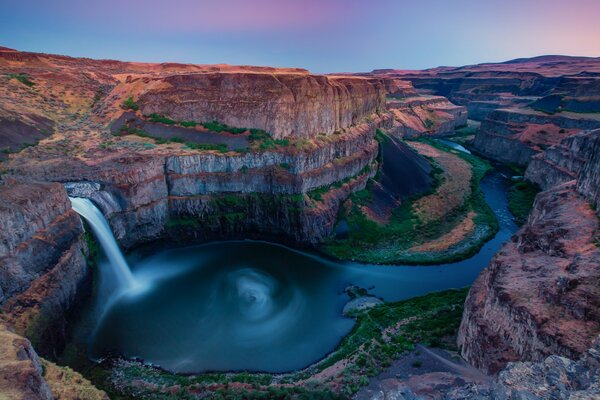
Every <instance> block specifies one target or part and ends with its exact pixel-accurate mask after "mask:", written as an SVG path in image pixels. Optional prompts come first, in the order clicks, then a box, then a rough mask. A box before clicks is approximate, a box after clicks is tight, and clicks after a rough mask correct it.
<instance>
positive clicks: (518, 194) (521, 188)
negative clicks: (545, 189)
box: [508, 180, 541, 225]
mask: <svg viewBox="0 0 600 400" xmlns="http://www.w3.org/2000/svg"><path fill="white" fill-rule="evenodd" d="M540 191H541V189H540V187H539V186H538V185H536V184H535V183H532V182H529V181H526V180H522V181H519V182H516V183H515V184H514V185H512V187H511V188H510V190H509V191H508V210H509V211H510V212H511V214H512V215H513V217H514V218H515V222H516V223H517V224H518V225H523V224H524V223H525V222H527V217H528V216H529V213H530V212H531V209H532V208H533V202H534V200H535V196H536V195H537V194H538V193H539V192H540Z"/></svg>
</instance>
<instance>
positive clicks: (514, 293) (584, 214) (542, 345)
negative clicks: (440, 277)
mask: <svg viewBox="0 0 600 400" xmlns="http://www.w3.org/2000/svg"><path fill="white" fill-rule="evenodd" d="M574 189H575V183H574V182H568V183H566V184H563V185H561V186H558V187H556V188H553V189H550V190H548V191H546V192H543V193H541V194H539V195H538V197H537V199H536V201H535V205H534V209H533V211H532V213H531V215H530V216H529V220H528V222H527V224H526V225H525V226H524V227H523V228H522V229H521V230H520V231H519V232H518V233H517V234H516V235H515V236H514V237H513V238H512V239H511V241H510V242H509V243H507V244H505V245H504V246H503V247H502V249H501V250H500V251H499V252H498V253H497V254H496V256H495V257H494V259H493V260H492V261H491V263H490V265H489V266H488V268H487V269H485V270H484V271H483V272H482V273H481V274H480V276H479V277H478V278H477V280H476V281H475V283H474V284H473V286H472V288H471V291H470V293H469V296H468V298H467V301H466V304H465V312H464V315H463V320H462V324H461V327H460V331H459V337H458V344H459V346H460V347H461V348H462V355H463V356H464V357H465V358H466V359H467V360H468V361H469V362H471V363H472V364H473V365H475V366H477V367H478V368H481V369H484V370H486V371H489V372H497V371H499V370H500V369H501V368H502V367H504V366H505V365H506V363H507V362H510V361H517V360H531V361H540V360H542V359H544V358H545V357H547V356H549V355H552V354H555V355H560V356H565V357H569V358H573V359H575V358H578V357H579V356H580V355H581V354H583V352H585V351H586V350H587V349H588V348H589V347H591V345H592V342H593V340H594V339H595V338H596V336H597V335H598V333H599V332H600V314H599V310H600V285H599V282H600V249H599V248H598V247H597V245H596V240H597V238H598V234H599V227H598V219H597V218H596V216H595V213H594V211H593V210H592V208H591V206H590V203H589V200H587V199H586V198H584V197H582V196H581V195H579V194H578V193H577V192H576V191H575V190H574Z"/></svg>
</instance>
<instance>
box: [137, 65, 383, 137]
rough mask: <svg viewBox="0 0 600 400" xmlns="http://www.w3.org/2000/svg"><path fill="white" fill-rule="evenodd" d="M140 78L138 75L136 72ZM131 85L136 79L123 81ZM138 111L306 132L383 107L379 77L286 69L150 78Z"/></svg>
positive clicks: (341, 125) (279, 132) (280, 133)
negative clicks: (265, 71) (304, 72)
mask: <svg viewBox="0 0 600 400" xmlns="http://www.w3.org/2000/svg"><path fill="white" fill-rule="evenodd" d="M140 79H144V78H140ZM129 83H130V84H131V85H132V86H133V87H135V86H136V79H133V80H131V81H129ZM138 96H139V97H138V100H137V101H138V103H139V104H140V107H141V111H142V112H143V113H144V114H151V113H159V114H165V115H167V116H169V117H171V118H173V119H176V120H182V121H197V122H210V121H214V120H216V121H219V122H222V123H225V124H228V125H230V126H235V127H245V128H258V129H263V130H265V131H267V132H269V133H271V134H273V136H274V137H275V138H281V137H285V136H294V137H302V138H311V137H314V136H316V135H317V134H319V133H325V134H331V133H333V132H335V131H336V130H341V129H345V128H348V127H350V126H351V125H353V124H356V123H359V122H361V121H362V120H363V119H365V118H367V117H369V116H370V115H372V114H373V113H376V112H382V111H384V110H385V86H384V84H383V82H382V81H381V80H377V79H366V78H359V77H343V76H342V77H335V76H320V75H309V74H288V73H277V74H272V73H247V72H230V73H200V74H185V75H172V76H167V77H164V78H155V79H153V80H151V81H149V83H147V84H145V85H144V88H143V91H142V92H141V93H140V94H139V95H138Z"/></svg>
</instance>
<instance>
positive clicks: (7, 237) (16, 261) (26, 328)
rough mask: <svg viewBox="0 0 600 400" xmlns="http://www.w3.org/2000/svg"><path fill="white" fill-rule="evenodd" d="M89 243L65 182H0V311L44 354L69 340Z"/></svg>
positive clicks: (85, 272)
mask: <svg viewBox="0 0 600 400" xmlns="http://www.w3.org/2000/svg"><path fill="white" fill-rule="evenodd" d="M86 251H87V246H86V243H85V241H84V240H83V227H82V223H81V220H80V219H79V215H77V213H75V212H74V211H73V210H72V209H71V203H70V201H69V199H68V197H67V194H66V192H65V190H64V188H63V186H62V185H60V184H58V183H35V182H30V181H29V182H28V181H14V180H11V179H5V182H4V183H3V184H0V266H1V268H0V293H2V298H1V299H0V309H1V310H2V313H3V314H2V319H3V320H4V321H6V322H9V323H10V324H11V326H13V327H14V328H15V329H16V331H17V332H18V333H20V334H26V335H28V336H29V338H30V339H31V340H32V341H33V343H34V345H35V346H36V348H37V349H38V350H40V351H42V352H43V353H44V354H48V353H50V352H51V349H53V348H55V347H58V348H60V346H62V345H63V344H64V341H65V339H66V320H65V314H66V313H67V310H68V309H69V308H70V306H71V305H72V304H73V302H74V301H75V300H76V298H77V293H78V292H80V291H81V290H82V288H83V287H84V285H85V284H86V282H87V280H88V278H89V277H90V275H89V270H88V267H87V264H86V257H85V254H86Z"/></svg>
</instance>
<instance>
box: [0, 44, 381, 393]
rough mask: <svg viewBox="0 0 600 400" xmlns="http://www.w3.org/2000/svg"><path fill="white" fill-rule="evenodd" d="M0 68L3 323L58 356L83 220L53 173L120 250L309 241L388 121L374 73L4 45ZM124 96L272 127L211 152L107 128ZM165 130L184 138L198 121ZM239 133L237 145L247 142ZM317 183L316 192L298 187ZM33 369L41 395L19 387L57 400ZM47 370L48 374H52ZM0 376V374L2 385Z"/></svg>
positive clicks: (369, 166) (181, 112)
mask: <svg viewBox="0 0 600 400" xmlns="http://www.w3.org/2000/svg"><path fill="white" fill-rule="evenodd" d="M0 72H2V73H4V74H7V75H10V76H15V78H14V79H13V78H11V79H10V80H9V85H7V86H8V87H7V86H2V88H0V99H2V102H1V105H0V129H1V128H2V126H4V125H1V124H5V125H6V123H5V122H4V121H10V123H9V124H12V125H10V126H21V125H23V124H24V125H26V127H25V128H23V129H21V130H20V131H19V132H22V133H23V134H22V135H21V134H20V133H19V132H17V136H19V138H20V137H21V136H23V138H22V139H24V140H23V141H21V142H19V141H18V140H17V141H14V143H16V144H14V145H13V144H10V149H9V150H10V151H11V152H12V151H15V154H9V155H8V156H5V157H3V159H5V161H4V162H3V163H2V165H0V167H1V168H2V170H3V173H4V174H3V184H2V185H0V228H2V229H1V231H2V232H0V262H1V268H0V305H1V307H2V318H3V320H4V321H5V323H6V324H7V325H8V326H9V327H10V329H14V330H15V332H16V333H17V334H19V335H25V336H27V337H28V338H29V339H30V340H31V342H32V343H33V345H34V347H35V348H36V350H37V351H39V352H40V354H42V355H52V354H53V352H55V351H60V348H61V345H62V344H63V341H64V336H65V333H66V329H65V315H66V313H67V311H68V309H69V307H70V306H71V304H73V303H74V302H75V301H76V300H77V296H79V295H81V294H82V293H85V292H86V290H87V289H89V287H88V286H87V285H88V284H89V278H90V276H89V271H88V268H87V265H86V254H87V245H86V241H85V240H84V239H85V234H84V231H83V225H82V223H81V220H80V218H79V216H78V215H77V214H76V213H75V212H74V211H73V210H72V209H71V207H70V202H69V199H68V197H67V190H66V189H65V187H64V186H63V185H64V184H67V183H69V182H70V183H72V184H71V185H68V187H69V191H70V192H71V193H73V194H76V195H78V196H84V197H89V198H91V199H92V200H93V201H94V202H95V203H96V204H97V205H98V206H99V207H100V209H101V210H102V211H103V212H104V214H105V215H106V216H107V218H108V220H109V223H110V225H111V227H112V229H113V231H114V233H115V236H116V237H117V240H118V241H119V243H120V244H121V245H122V246H123V247H124V248H127V249H129V248H131V247H133V246H136V245H140V244H143V243H147V242H153V241H157V240H159V239H170V240H175V241H185V242H199V241H205V240H211V239H232V238H246V237H253V238H270V239H274V240H277V241H280V242H288V243H293V244H296V245H311V244H314V243H318V242H319V241H321V240H322V239H323V238H324V237H326V236H327V235H329V234H330V233H331V232H332V230H333V226H334V224H335V221H336V218H337V211H338V207H339V205H340V204H341V203H342V202H343V201H344V200H345V199H346V198H347V197H348V196H349V195H350V194H351V193H352V192H354V191H356V190H360V189H362V188H364V187H365V185H366V183H367V180H368V179H369V178H370V177H372V176H373V175H374V174H375V173H376V170H377V162H376V161H375V160H376V156H377V153H378V144H377V141H376V140H375V130H376V128H378V127H389V126H390V124H391V119H390V117H389V115H388V114H387V113H386V112H385V86H384V84H383V82H382V81H381V80H379V79H373V78H362V77H346V76H340V77H332V76H317V75H311V74H309V73H308V72H307V71H304V70H298V69H273V68H257V67H230V66H200V65H180V64H140V63H123V62H118V61H95V60H88V59H75V58H69V57H62V56H52V55H45V54H34V53H22V52H17V51H10V50H6V49H0ZM128 97H133V98H134V100H135V102H136V104H135V107H133V106H132V108H133V109H132V110H130V111H128V112H131V113H135V114H136V117H137V118H139V119H144V115H145V114H151V113H159V114H165V115H167V116H170V117H171V118H173V119H176V120H186V121H189V120H193V121H197V122H212V121H213V120H217V121H218V122H219V123H220V124H223V123H224V124H228V125H231V126H234V127H240V128H241V127H244V128H259V129H263V130H265V131H267V132H269V133H270V134H271V135H272V136H268V135H266V134H265V133H264V132H263V133H262V134H263V135H264V136H263V139H261V140H264V141H265V143H263V144H265V146H260V144H256V143H254V146H253V147H250V146H248V147H247V148H242V149H233V148H228V149H226V150H224V151H220V149H219V150H216V149H215V148H214V147H210V146H209V147H208V148H206V147H202V146H200V147H193V146H188V144H189V142H188V141H187V140H186V138H185V137H184V138H182V139H181V140H177V141H168V140H162V141H159V140H155V139H153V138H149V137H147V136H149V135H147V134H146V132H142V134H138V135H135V134H127V133H125V134H119V135H113V133H112V132H111V131H110V128H109V127H110V124H111V123H112V122H114V121H115V120H117V119H119V117H120V116H121V115H122V114H123V113H124V112H125V111H124V110H123V108H124V106H123V101H124V100H125V99H127V98H128ZM137 108H139V111H137V112H136V110H135V109H137ZM47 120H48V121H51V122H52V125H51V126H50V125H49V126H48V128H51V129H54V132H42V133H43V134H41V133H40V132H41V129H43V127H41V125H40V126H37V125H35V123H36V121H37V122H39V123H42V122H44V123H45V122H46V121H47ZM157 125H160V124H158V123H157ZM179 128H181V130H182V131H183V135H184V136H185V135H186V134H187V132H188V131H189V132H192V131H194V132H198V130H197V129H195V128H190V129H189V130H188V131H186V129H187V128H183V127H179ZM32 129H37V130H36V131H32ZM11 132H12V131H11ZM0 133H1V132H0ZM138 133H140V132H138ZM202 134H203V135H217V136H218V135H221V136H223V137H224V138H229V137H231V136H233V135H234V134H233V133H228V132H227V131H225V132H224V133H219V132H214V131H208V130H207V129H204V130H203V131H202ZM249 134H250V132H245V133H244V134H243V135H241V136H243V138H242V139H241V140H242V141H247V143H249V140H250V139H249V138H248V137H249ZM241 136H240V137H241ZM284 137H285V138H286V140H280V141H275V139H278V138H284ZM30 139H31V140H30ZM11 140H12V138H11ZM32 140H40V142H39V143H38V144H37V145H36V146H34V147H30V148H27V149H25V150H23V151H20V152H17V151H18V150H19V149H20V148H19V147H18V146H20V144H19V143H29V142H32ZM11 143H13V141H11ZM196 144H197V143H196ZM0 146H2V143H0ZM51 182H55V183H51ZM315 189H319V194H320V196H319V198H320V199H319V200H318V201H317V200H314V199H313V198H312V197H311V196H310V194H311V191H312V190H315ZM22 340H24V341H25V339H22ZM25 342H26V341H25ZM31 353H32V354H33V355H32V357H30V358H31V359H33V356H35V353H33V351H31ZM34 361H35V360H34ZM34 364H35V363H34ZM0 368H1V367H0ZM36 368H37V367H34V368H33V369H34V370H35V369H36ZM34 370H32V372H31V376H32V378H31V379H29V378H27V379H28V381H29V382H30V383H31V385H32V388H34V389H35V390H37V391H38V392H39V393H41V394H40V395H39V396H38V395H37V394H36V396H38V397H31V398H47V397H48V386H49V387H50V390H51V391H52V392H53V395H54V396H55V397H57V396H60V397H61V398H63V397H64V398H69V397H68V396H67V395H66V393H63V392H64V390H62V389H61V388H63V389H64V388H65V387H67V386H65V384H64V382H62V381H61V382H58V383H57V384H56V385H55V386H53V384H52V382H50V381H49V380H48V385H46V384H45V383H44V379H40V378H39V375H40V374H39V373H37V375H36V371H34ZM48 371H49V372H48V375H47V376H46V378H48V377H49V376H52V377H53V378H56V379H63V378H65V376H64V374H63V373H62V372H60V371H57V370H56V369H54V368H52V369H51V371H50V370H48ZM38 372H39V369H38ZM4 376H7V375H6V374H5V371H4V370H3V371H2V374H1V375H0V381H1V380H2V379H3V377H4ZM23 376H24V375H23ZM25 390H26V389H21V388H19V389H18V393H26V392H25ZM61 390H62V391H61ZM57 393H58V394H57ZM97 394H98V393H96V394H95V395H94V396H96V395H97ZM24 396H25V394H24ZM32 396H33V395H32ZM44 396H46V397H44ZM94 398H103V397H102V395H100V397H97V396H96V397H94Z"/></svg>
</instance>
